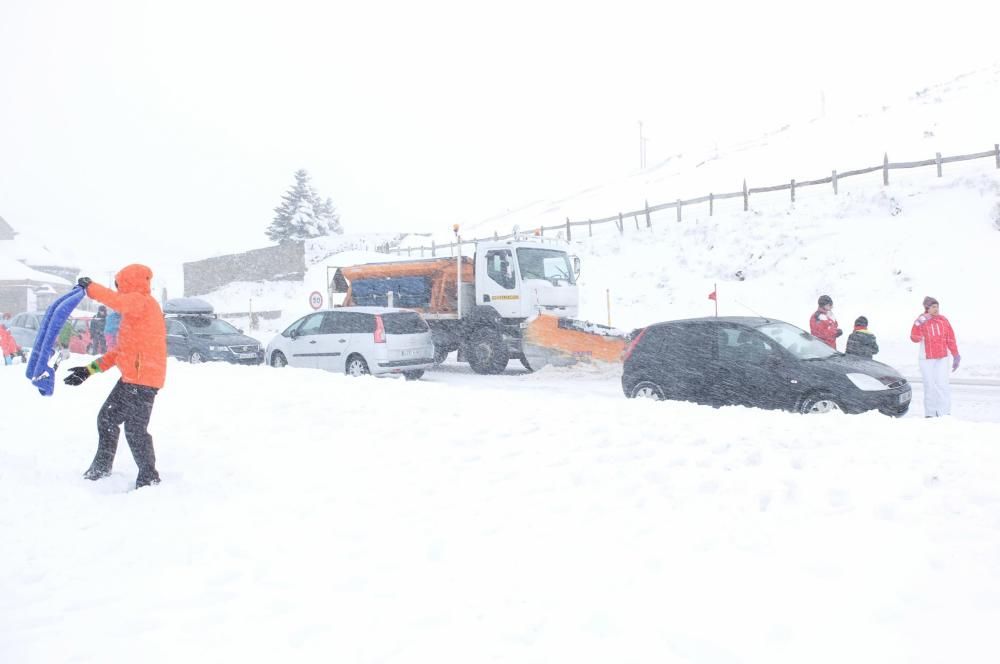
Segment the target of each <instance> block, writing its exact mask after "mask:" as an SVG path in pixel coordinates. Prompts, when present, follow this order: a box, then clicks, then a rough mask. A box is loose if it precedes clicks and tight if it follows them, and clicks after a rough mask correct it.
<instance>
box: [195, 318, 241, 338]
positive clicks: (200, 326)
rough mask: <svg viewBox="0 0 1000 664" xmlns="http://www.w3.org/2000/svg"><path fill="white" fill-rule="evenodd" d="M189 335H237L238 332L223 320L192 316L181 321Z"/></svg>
mask: <svg viewBox="0 0 1000 664" xmlns="http://www.w3.org/2000/svg"><path fill="white" fill-rule="evenodd" d="M182 320H183V322H184V324H185V325H186V326H187V328H188V330H189V331H190V332H191V334H239V333H240V331H239V330H237V329H236V328H235V327H233V326H232V325H230V324H229V323H227V322H226V321H224V320H219V319H218V318H203V317H200V316H192V317H190V318H184V319H182Z"/></svg>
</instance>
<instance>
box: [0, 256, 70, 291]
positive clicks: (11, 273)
mask: <svg viewBox="0 0 1000 664" xmlns="http://www.w3.org/2000/svg"><path fill="white" fill-rule="evenodd" d="M0 281H32V282H38V283H44V284H56V285H60V286H69V285H70V283H69V282H68V281H66V280H65V279H63V278H62V277H57V276H56V275H54V274H48V273H46V272H39V271H38V270H34V269H32V268H30V267H28V266H27V265H25V264H24V263H22V262H20V261H17V260H14V259H13V258H9V257H7V256H4V255H2V254H0Z"/></svg>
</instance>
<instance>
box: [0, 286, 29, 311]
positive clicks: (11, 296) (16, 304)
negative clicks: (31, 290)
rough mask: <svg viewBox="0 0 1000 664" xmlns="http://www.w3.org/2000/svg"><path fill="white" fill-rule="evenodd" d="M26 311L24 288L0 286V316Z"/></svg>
mask: <svg viewBox="0 0 1000 664" xmlns="http://www.w3.org/2000/svg"><path fill="white" fill-rule="evenodd" d="M27 309H28V288H27V287H26V286H0V314H16V313H20V312H22V311H27Z"/></svg>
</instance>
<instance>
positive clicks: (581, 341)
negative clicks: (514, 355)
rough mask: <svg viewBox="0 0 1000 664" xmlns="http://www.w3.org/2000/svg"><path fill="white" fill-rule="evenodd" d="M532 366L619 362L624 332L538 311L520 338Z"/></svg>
mask: <svg viewBox="0 0 1000 664" xmlns="http://www.w3.org/2000/svg"><path fill="white" fill-rule="evenodd" d="M522 343H523V348H524V355H525V359H526V360H527V361H528V364H529V365H531V368H532V369H541V368H542V367H543V366H546V365H549V364H551V365H553V366H557V367H565V366H570V365H573V364H576V363H578V362H609V363H614V364H617V363H619V362H621V356H622V351H624V350H625V334H624V333H623V332H622V331H621V330H617V329H615V328H613V327H607V326H605V325H598V324H596V323H589V322H585V321H578V320H573V319H571V318H558V317H556V316H548V315H546V314H541V315H539V316H537V317H535V318H534V319H533V320H531V321H529V322H528V323H527V327H525V329H524V338H523V339H522Z"/></svg>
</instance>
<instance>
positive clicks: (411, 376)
mask: <svg viewBox="0 0 1000 664" xmlns="http://www.w3.org/2000/svg"><path fill="white" fill-rule="evenodd" d="M423 375H424V370H423V369H414V370H413V371H404V372H403V376H405V377H406V380H420V377H421V376H423Z"/></svg>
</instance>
